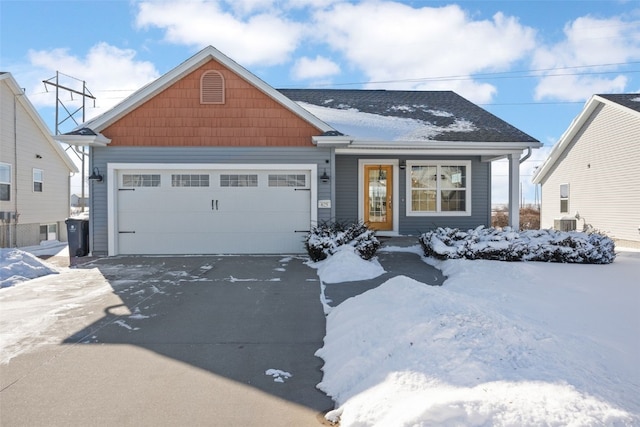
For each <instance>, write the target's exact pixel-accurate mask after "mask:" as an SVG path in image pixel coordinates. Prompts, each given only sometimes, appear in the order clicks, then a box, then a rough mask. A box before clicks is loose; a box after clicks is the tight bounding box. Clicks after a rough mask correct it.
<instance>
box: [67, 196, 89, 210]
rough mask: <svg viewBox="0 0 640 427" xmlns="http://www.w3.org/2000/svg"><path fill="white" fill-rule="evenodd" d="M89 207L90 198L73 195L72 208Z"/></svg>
mask: <svg viewBox="0 0 640 427" xmlns="http://www.w3.org/2000/svg"><path fill="white" fill-rule="evenodd" d="M86 206H89V197H88V196H85V197H82V196H80V195H78V194H72V195H71V207H72V208H77V207H86Z"/></svg>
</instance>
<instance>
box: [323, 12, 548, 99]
mask: <svg viewBox="0 0 640 427" xmlns="http://www.w3.org/2000/svg"><path fill="white" fill-rule="evenodd" d="M315 19H316V22H315V29H316V34H317V38H318V40H319V41H320V40H322V41H325V42H326V43H328V44H329V45H330V47H331V48H332V49H334V50H336V51H339V52H341V53H342V54H343V55H344V56H345V57H346V59H347V61H348V62H349V64H350V65H352V66H354V67H355V68H357V69H359V70H361V71H362V72H364V73H365V74H366V76H367V78H368V79H369V80H370V81H372V82H387V83H380V84H376V85H373V84H372V85H370V86H378V87H380V86H384V87H387V88H391V89H414V88H418V87H419V88H420V89H434V88H435V89H441V88H443V87H446V88H447V89H452V90H456V91H457V92H459V93H460V94H461V95H463V96H465V97H467V98H469V99H471V100H473V101H475V102H488V101H490V98H491V97H493V95H494V94H495V88H494V87H492V86H490V85H489V84H486V83H483V84H479V83H478V82H476V81H473V80H472V79H469V80H449V81H444V82H443V81H430V80H429V79H427V78H429V77H443V76H461V77H465V76H470V75H472V74H474V73H478V72H480V71H487V70H492V71H496V70H506V69H508V68H509V67H510V66H511V65H512V64H513V63H514V62H515V61H518V60H520V59H522V58H523V57H524V56H525V55H526V54H527V53H528V52H530V51H531V50H532V49H533V48H534V41H535V40H534V39H535V32H534V30H533V29H531V28H528V27H526V26H523V25H521V24H520V23H519V22H518V20H517V19H516V18H513V17H507V16H505V15H504V14H502V13H497V14H495V15H494V16H493V19H492V20H478V21H474V20H472V19H471V17H470V16H469V15H468V14H467V13H465V11H464V10H463V9H461V8H460V7H459V6H457V5H451V6H446V7H440V8H434V7H422V8H418V9H416V8H413V7H410V6H408V5H404V4H401V3H397V2H390V1H379V2H363V3H359V4H349V3H342V4H338V5H336V6H334V7H333V8H331V9H329V10H326V11H320V12H317V13H316V16H315ZM419 78H421V79H423V80H421V81H416V79H419ZM391 81H393V82H394V83H393V84H391V83H388V82H391Z"/></svg>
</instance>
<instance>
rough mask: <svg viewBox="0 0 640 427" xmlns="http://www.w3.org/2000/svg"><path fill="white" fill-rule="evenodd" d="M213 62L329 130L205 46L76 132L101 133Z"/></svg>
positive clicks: (284, 97) (215, 50) (296, 105)
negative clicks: (166, 89) (82, 130)
mask: <svg viewBox="0 0 640 427" xmlns="http://www.w3.org/2000/svg"><path fill="white" fill-rule="evenodd" d="M211 59H214V60H216V61H218V62H220V63H221V64H223V65H224V66H225V67H227V68H229V69H230V70H231V71H233V72H234V73H236V74H237V75H239V76H240V77H242V78H244V79H245V80H246V81H248V82H249V83H251V84H252V85H253V86H255V87H256V88H257V89H259V90H261V91H262V92H264V93H265V94H266V95H267V96H269V97H271V98H272V99H274V100H275V101H277V102H278V103H280V104H281V105H283V106H284V107H286V108H288V109H289V110H291V111H292V112H293V113H295V114H297V115H298V116H300V117H301V118H302V119H304V120H306V121H307V122H309V123H310V124H312V125H314V126H316V127H317V128H319V129H320V130H321V131H322V132H327V131H331V130H335V129H333V128H332V127H331V126H329V125H328V124H326V123H325V122H323V121H322V120H320V119H319V118H317V117H316V116H314V115H313V114H311V113H309V112H308V111H307V110H305V109H304V108H302V107H301V106H300V105H298V104H297V103H295V102H293V101H292V100H290V99H289V98H287V97H286V96H284V95H283V94H281V93H280V92H278V91H277V90H275V89H274V88H273V87H271V86H270V85H268V84H267V83H265V82H264V81H263V80H262V79H260V78H259V77H257V76H256V75H254V74H252V73H250V72H249V71H248V70H247V69H246V68H244V67H242V66H240V65H239V64H238V63H237V62H235V61H233V60H232V59H231V58H229V57H228V56H226V55H224V54H223V53H222V52H220V51H219V50H218V49H216V48H214V47H213V46H207V47H205V48H204V49H202V50H201V51H200V52H198V53H196V54H195V55H193V56H192V57H191V58H189V59H187V60H186V61H185V62H183V63H182V64H180V65H178V66H177V67H175V68H174V69H172V70H171V71H169V72H168V73H166V74H164V75H162V76H161V77H159V78H158V79H156V80H155V81H153V82H151V83H149V84H148V85H146V86H144V87H142V88H141V89H139V90H138V91H136V92H134V93H133V94H132V95H131V96H129V97H128V98H126V99H125V100H124V101H122V102H121V103H120V104H118V105H116V106H115V107H113V108H112V109H110V110H109V111H107V112H105V113H103V114H101V115H99V116H97V117H95V118H93V119H91V120H89V121H87V122H86V123H84V124H82V125H80V126H78V128H77V129H80V128H83V127H87V128H90V129H92V130H94V131H95V132H100V131H102V130H104V129H105V128H106V127H108V126H109V125H111V124H112V123H113V122H115V121H116V120H118V119H119V118H121V117H122V116H124V115H125V114H127V113H129V112H131V111H132V110H134V109H135V108H137V107H138V106H140V105H141V104H142V103H144V102H145V101H147V100H149V99H151V98H153V97H154V96H155V95H157V94H158V93H160V92H161V91H162V90H164V89H165V88H167V87H168V86H170V85H171V84H173V83H175V82H176V81H178V80H180V79H181V78H182V77H184V76H185V75H186V74H188V73H190V72H191V71H193V70H195V69H196V68H198V67H200V66H201V65H203V64H204V63H206V62H208V61H210V60H211Z"/></svg>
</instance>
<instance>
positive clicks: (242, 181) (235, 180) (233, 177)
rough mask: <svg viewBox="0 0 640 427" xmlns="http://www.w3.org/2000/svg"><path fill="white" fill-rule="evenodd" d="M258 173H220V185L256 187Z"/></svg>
mask: <svg viewBox="0 0 640 427" xmlns="http://www.w3.org/2000/svg"><path fill="white" fill-rule="evenodd" d="M257 186H258V175H254V174H224V175H220V187H257Z"/></svg>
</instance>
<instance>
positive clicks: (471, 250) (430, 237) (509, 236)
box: [420, 227, 616, 264]
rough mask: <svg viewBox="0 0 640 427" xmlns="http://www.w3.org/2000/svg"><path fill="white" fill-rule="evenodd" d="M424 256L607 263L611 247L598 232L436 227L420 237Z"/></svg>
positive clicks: (613, 253) (611, 254)
mask: <svg viewBox="0 0 640 427" xmlns="http://www.w3.org/2000/svg"><path fill="white" fill-rule="evenodd" d="M420 244H421V245H422V248H423V250H424V254H425V256H430V257H434V258H437V259H458V258H466V259H489V260H498V261H548V262H567V263H579V264H609V263H611V262H613V260H614V259H615V256H616V255H615V244H614V243H613V240H611V239H610V238H609V237H607V236H605V235H603V234H600V233H583V232H575V231H573V232H563V231H556V230H526V231H521V232H516V231H513V230H511V229H510V228H508V227H507V228H505V229H504V230H502V231H498V230H496V229H494V228H484V227H478V228H476V229H474V230H468V231H466V232H464V231H460V230H458V229H455V228H438V229H436V230H434V231H430V232H427V233H424V234H422V235H421V236H420Z"/></svg>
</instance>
